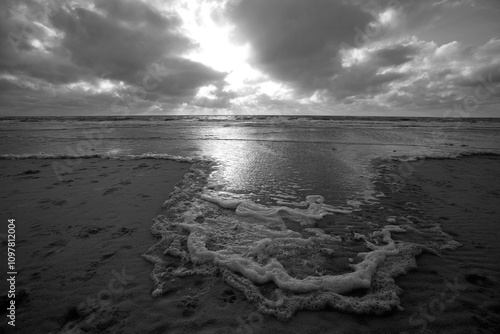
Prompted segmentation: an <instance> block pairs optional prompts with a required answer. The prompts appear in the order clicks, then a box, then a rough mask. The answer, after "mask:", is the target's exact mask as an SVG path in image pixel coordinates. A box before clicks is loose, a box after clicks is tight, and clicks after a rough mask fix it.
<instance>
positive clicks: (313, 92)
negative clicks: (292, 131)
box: [0, 0, 500, 117]
mask: <svg viewBox="0 0 500 334" xmlns="http://www.w3.org/2000/svg"><path fill="white" fill-rule="evenodd" d="M499 17H500V1H499V0H435V1H434V0H364V1H362V0H351V1H347V0H314V1H310V0H309V1H308V0H199V1H194V0H165V1H162V0H2V1H0V116H16V115H23V116H24V115H61V116H66V115H67V116H80V115H206V114H208V115H228V114H229V115H231V114H236V115H240V114H263V115H351V116H436V117H499V116H500V20H499V19H498V18H499Z"/></svg>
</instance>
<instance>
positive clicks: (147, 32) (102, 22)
mask: <svg viewBox="0 0 500 334" xmlns="http://www.w3.org/2000/svg"><path fill="white" fill-rule="evenodd" d="M96 6H97V7H98V8H100V9H103V10H104V11H105V13H106V14H105V15H102V14H100V13H97V12H93V11H90V10H87V9H83V8H77V9H75V10H74V11H71V12H70V11H64V10H61V11H59V12H58V14H57V15H55V16H54V17H53V19H52V23H53V25H54V26H55V27H56V28H57V29H59V30H61V31H62V32H64V34H65V37H64V40H63V47H64V48H65V49H66V50H67V51H68V52H69V53H70V54H71V58H72V60H73V62H74V63H75V64H78V65H80V66H83V67H86V68H89V69H91V70H93V71H95V72H98V73H106V75H107V76H108V77H110V78H113V79H117V80H123V81H127V82H130V83H135V82H136V81H137V72H138V71H140V70H142V69H144V68H145V67H146V66H147V65H149V64H151V63H153V62H156V61H157V60H158V59H159V58H161V57H164V56H166V55H176V54H179V53H181V52H182V51H186V50H188V49H189V48H190V47H192V43H191V41H190V40H189V39H187V38H185V37H183V36H181V35H179V34H178V33H176V32H175V31H174V30H175V28H177V27H178V24H179V19H178V18H169V17H164V16H162V15H161V14H159V13H156V12H154V11H153V10H152V9H151V8H149V7H147V5H146V4H144V3H142V2H131V1H125V0H113V1H110V3H109V4H107V3H103V1H99V2H98V3H97V4H96Z"/></svg>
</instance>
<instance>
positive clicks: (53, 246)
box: [43, 239, 68, 257]
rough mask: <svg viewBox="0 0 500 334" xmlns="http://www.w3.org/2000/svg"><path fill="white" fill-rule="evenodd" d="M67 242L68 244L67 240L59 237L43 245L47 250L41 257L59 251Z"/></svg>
mask: <svg viewBox="0 0 500 334" xmlns="http://www.w3.org/2000/svg"><path fill="white" fill-rule="evenodd" d="M67 244H68V241H67V240H64V239H59V240H56V241H54V242H51V243H50V244H48V245H47V246H45V248H46V249H48V250H47V252H46V253H45V254H44V255H43V257H47V256H49V255H53V254H56V253H59V252H61V251H62V250H63V249H64V248H66V245H67Z"/></svg>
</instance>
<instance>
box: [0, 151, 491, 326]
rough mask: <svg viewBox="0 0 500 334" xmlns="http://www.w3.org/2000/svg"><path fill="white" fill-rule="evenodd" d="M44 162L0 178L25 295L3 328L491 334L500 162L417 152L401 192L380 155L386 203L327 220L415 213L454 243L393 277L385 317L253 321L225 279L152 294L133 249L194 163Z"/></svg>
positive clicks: (139, 247)
mask: <svg viewBox="0 0 500 334" xmlns="http://www.w3.org/2000/svg"><path fill="white" fill-rule="evenodd" d="M53 161H57V160H52V159H51V160H45V159H27V160H9V161H6V163H5V164H2V168H1V174H2V175H1V177H2V182H3V183H4V184H5V183H6V182H5V181H9V182H10V184H8V187H5V188H4V189H3V190H2V201H3V204H2V205H3V206H6V205H9V208H10V212H4V214H3V215H4V216H5V215H6V214H7V215H9V216H17V217H19V218H16V217H14V218H16V219H18V220H17V221H18V222H19V223H20V224H19V225H18V231H16V232H17V233H18V240H17V247H18V249H19V252H20V253H19V254H18V265H19V266H20V267H21V266H23V264H24V268H23V270H22V271H20V272H19V274H18V285H17V287H18V288H19V289H21V288H26V292H27V293H26V294H25V295H24V297H23V298H21V300H20V302H19V308H18V309H17V310H18V317H17V318H16V319H17V321H19V322H18V324H19V327H17V328H16V330H15V331H10V332H16V333H17V332H19V333H23V332H26V333H28V332H29V333H49V332H52V333H64V332H68V330H69V331H71V330H73V332H74V333H77V331H76V330H74V329H72V328H74V327H75V325H76V324H78V326H79V328H81V332H82V333H84V332H97V333H114V332H123V333H136V332H138V331H140V332H144V333H167V332H168V333H187V332H190V333H191V332H199V333H202V332H203V333H206V332H207V331H209V332H210V331H212V332H217V331H219V332H220V333H234V332H237V330H239V329H238V328H240V329H241V328H246V329H250V330H252V332H253V333H309V332H310V333H321V332H328V331H329V330H330V329H331V328H332V326H333V325H335V328H336V331H338V332H344V333H369V332H371V333H419V332H423V331H424V330H426V331H427V332H431V333H433V332H435V333H438V332H439V333H440V332H449V333H457V332H464V333H465V332H467V333H469V332H471V331H472V332H474V330H477V331H476V332H477V333H483V332H484V333H489V332H491V333H493V332H495V330H496V329H498V328H500V321H499V318H498V315H497V314H498V309H499V307H500V303H499V302H498V292H497V291H499V287H500V268H499V267H498V264H497V263H496V259H498V257H499V255H500V249H499V243H498V238H499V237H500V235H499V234H500V233H499V231H500V226H498V222H499V221H500V219H499V218H500V215H499V211H498V209H496V208H495V205H496V203H498V198H499V196H500V190H499V189H498V186H496V184H498V172H497V171H498V170H499V169H498V168H499V167H500V157H498V156H489V155H480V156H472V157H463V158H459V159H428V160H421V161H424V163H419V162H417V163H416V164H415V166H414V167H415V170H414V171H413V173H411V174H409V175H405V176H404V177H402V179H403V180H404V182H405V183H404V187H402V188H401V187H394V186H393V185H392V183H394V181H395V180H394V178H393V177H392V178H390V177H389V178H385V179H384V177H386V176H387V175H390V174H397V173H398V166H400V165H401V164H402V163H401V162H397V161H393V162H386V163H387V166H386V168H383V167H382V169H381V172H382V173H381V178H380V179H379V180H378V181H379V183H376V187H377V188H378V189H379V190H381V191H382V192H384V193H385V194H386V196H387V197H382V198H379V203H377V204H375V205H372V206H362V211H359V212H354V213H353V214H351V215H347V216H346V215H334V216H331V217H332V219H333V220H334V222H335V227H336V228H337V229H340V228H343V227H344V226H349V224H352V222H354V221H360V220H364V221H368V220H369V221H372V222H374V223H381V224H382V223H384V224H387V219H388V218H389V217H393V216H394V217H395V218H396V223H399V222H400V221H403V220H402V219H400V217H407V216H409V215H411V216H416V217H418V218H419V219H421V220H422V221H425V220H429V221H437V222H438V223H440V224H441V227H442V229H443V230H444V231H445V232H447V233H448V234H450V235H451V236H453V238H454V239H455V240H457V241H459V242H460V243H461V244H462V245H463V246H462V247H460V248H458V249H456V250H449V251H443V252H442V254H441V256H436V255H433V254H427V253H424V254H422V255H420V256H418V257H417V264H418V268H417V269H414V270H412V271H410V272H409V273H407V274H406V275H403V276H399V277H397V278H396V283H397V285H398V286H400V287H401V288H402V293H401V294H400V296H399V297H400V299H401V305H402V307H403V310H402V311H397V310H394V311H393V312H391V313H389V314H385V315H382V316H375V315H355V314H348V313H342V312H336V311H331V310H322V311H315V312H312V311H299V312H298V313H296V314H295V315H294V316H293V318H292V319H290V320H289V321H288V322H286V323H283V322H279V321H278V320H276V319H275V318H274V317H272V316H268V315H260V313H258V312H256V309H255V307H254V306H253V305H252V304H251V303H249V302H248V301H246V300H245V297H244V296H243V294H242V293H241V292H240V291H238V290H236V289H233V288H231V287H229V286H228V285H227V284H226V283H224V282H223V281H222V280H219V281H220V282H218V281H217V282H216V283H215V284H212V282H210V281H209V280H206V279H205V278H204V277H203V276H193V277H190V278H187V279H186V280H175V281H173V282H172V287H171V288H172V290H171V292H169V293H168V294H166V295H165V296H161V297H159V298H152V297H151V292H152V291H153V282H152V281H151V280H150V278H149V275H150V272H151V270H152V267H153V266H152V265H151V264H150V263H148V262H146V261H145V260H144V259H143V258H142V256H141V255H142V254H144V253H145V252H146V250H147V249H148V248H149V247H151V246H152V245H153V244H154V243H155V238H154V237H153V236H152V235H151V232H150V228H151V225H152V223H151V220H152V219H154V218H155V217H156V216H157V215H158V214H161V213H163V211H162V209H161V206H162V203H163V202H164V201H165V199H167V198H169V196H170V194H171V193H172V190H173V187H174V185H175V184H176V183H177V182H178V181H179V180H182V179H183V178H184V176H185V175H186V173H187V172H188V170H189V168H190V166H191V165H190V164H187V163H178V162H172V161H166V160H125V161H122V160H101V159H85V160H84V161H83V163H82V164H81V165H79V166H77V167H76V168H75V171H74V174H70V175H69V176H71V178H68V179H67V180H64V181H62V182H61V181H59V180H58V179H57V178H56V176H55V174H54V172H53V171H52V168H51V166H50V164H51V163H52V162H53ZM410 163H411V162H410ZM141 165H142V167H140V166H141ZM144 165H145V166H144ZM379 167H380V166H379ZM8 168H11V169H10V171H6V169H8ZM37 171H38V172H37ZM472 171H474V172H475V173H477V175H479V176H480V177H474V174H473V173H472ZM399 172H400V171H399ZM138 174H142V175H138ZM11 181H12V182H11ZM396 181H397V180H396ZM495 181H496V183H495ZM35 184H36V188H35V186H34V185H35ZM159 184H160V185H162V186H159ZM96 188H98V189H97V190H96ZM94 194H99V197H97V196H95V195H94ZM101 196H102V197H101ZM101 198H104V199H105V200H102V199H101ZM9 201H11V202H9ZM84 202H85V203H84ZM10 203H14V204H12V205H11V204H10ZM134 206H135V207H134ZM381 207H382V208H383V209H381ZM467 210H468V211H467ZM61 213H64V215H61ZM51 216H52V218H50V219H49V218H48V217H51ZM3 218H4V217H2V219H3ZM95 218H101V219H95ZM111 222H112V223H111ZM476 222H485V223H483V224H480V225H478V224H479V223H476ZM479 227H480V228H479ZM2 233H3V231H2ZM2 241H3V239H2ZM2 249H4V248H2ZM2 256H4V254H3V253H2ZM2 288H3V286H2ZM4 291H5V289H4ZM443 293H444V295H443ZM49 300H58V303H54V302H52V303H48V301H49ZM97 301H99V304H100V305H96V302H97ZM103 306H105V307H103ZM139 310H141V311H139ZM23 312H24V313H23ZM2 321H5V317H4V318H3V319H2ZM22 324H24V325H25V327H24V328H23V327H21V326H22ZM242 324H244V325H245V326H247V327H241V326H242ZM2 325H4V322H2ZM5 325H6V323H5ZM250 325H251V326H250ZM248 326H250V327H248ZM63 328H65V329H64V330H63ZM7 332H9V328H8V327H7Z"/></svg>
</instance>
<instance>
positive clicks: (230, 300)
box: [217, 289, 236, 307]
mask: <svg viewBox="0 0 500 334" xmlns="http://www.w3.org/2000/svg"><path fill="white" fill-rule="evenodd" d="M235 302H236V294H235V293H234V292H233V291H232V290H229V289H228V290H224V292H223V293H221V295H220V296H219V297H218V298H217V304H218V305H219V306H220V307H225V306H227V305H228V304H234V303H235Z"/></svg>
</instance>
